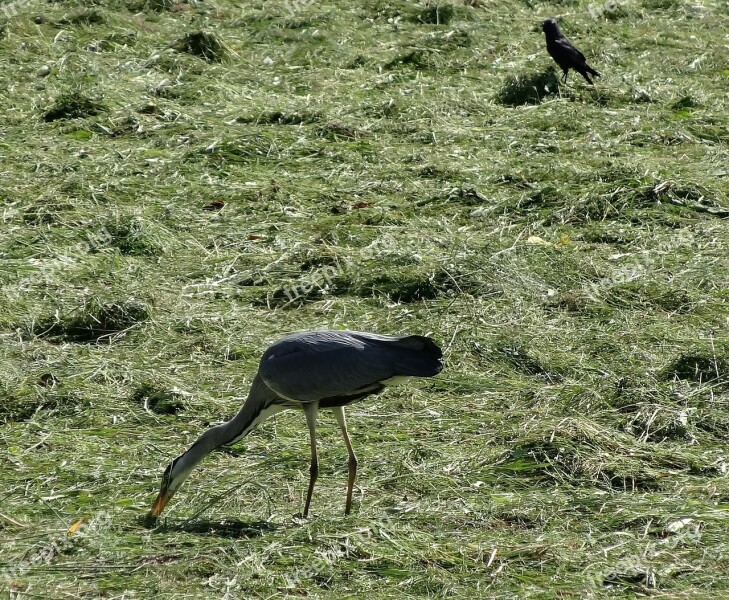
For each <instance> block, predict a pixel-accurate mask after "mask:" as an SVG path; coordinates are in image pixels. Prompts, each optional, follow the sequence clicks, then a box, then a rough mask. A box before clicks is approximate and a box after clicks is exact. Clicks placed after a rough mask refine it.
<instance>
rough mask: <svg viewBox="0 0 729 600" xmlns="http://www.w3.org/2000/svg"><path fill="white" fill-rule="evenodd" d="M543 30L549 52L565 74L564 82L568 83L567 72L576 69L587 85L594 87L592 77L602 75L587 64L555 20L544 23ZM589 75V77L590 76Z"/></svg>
mask: <svg viewBox="0 0 729 600" xmlns="http://www.w3.org/2000/svg"><path fill="white" fill-rule="evenodd" d="M542 30H543V31H544V35H545V36H546V38H547V52H549V55H550V56H551V57H552V58H553V59H554V61H555V62H556V63H557V64H558V65H559V66H560V68H561V69H562V71H563V72H564V77H562V81H564V82H565V83H567V72H568V71H569V70H570V69H574V70H575V71H577V72H578V73H579V74H580V75H582V76H583V77H584V78H585V79H586V80H587V83H589V84H590V85H593V83H592V79H590V75H594V76H596V77H600V73H598V72H597V71H595V69H593V68H592V67H590V66H589V65H588V64H587V60H586V59H585V55H584V54H582V52H580V51H579V50H578V49H577V48H575V47H574V46H573V45H572V44H571V43H570V41H569V40H568V39H567V38H566V37H564V36H563V35H562V32H561V31H560V30H559V26H558V25H557V23H556V22H555V21H554V19H547V20H546V21H544V22H543V23H542ZM588 73H589V75H588Z"/></svg>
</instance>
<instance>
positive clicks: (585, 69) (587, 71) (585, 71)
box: [578, 63, 600, 85]
mask: <svg viewBox="0 0 729 600" xmlns="http://www.w3.org/2000/svg"><path fill="white" fill-rule="evenodd" d="M578 72H579V74H580V75H582V76H583V77H584V78H585V80H586V81H587V83H589V84H590V85H594V84H593V83H592V79H590V75H593V76H594V77H600V73H598V72H597V71H595V69H593V68H592V67H591V66H590V65H588V64H587V63H585V64H584V65H582V68H581V69H578Z"/></svg>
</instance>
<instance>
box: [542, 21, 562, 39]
mask: <svg viewBox="0 0 729 600" xmlns="http://www.w3.org/2000/svg"><path fill="white" fill-rule="evenodd" d="M542 31H544V33H545V34H547V37H549V38H558V37H559V36H560V33H559V25H557V22H556V21H555V20H554V19H547V20H546V21H543V22H542Z"/></svg>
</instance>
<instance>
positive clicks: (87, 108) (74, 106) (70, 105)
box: [43, 90, 107, 122]
mask: <svg viewBox="0 0 729 600" xmlns="http://www.w3.org/2000/svg"><path fill="white" fill-rule="evenodd" d="M105 110H107V108H106V106H105V105H104V104H103V103H102V102H99V101H98V100H95V99H92V98H90V97H88V96H87V95H86V94H84V93H83V92H81V91H80V90H70V91H67V92H64V93H62V94H61V95H60V96H58V97H57V98H56V99H55V100H54V101H53V104H52V105H51V107H50V108H48V109H47V110H46V112H45V113H43V120H44V121H46V122H51V121H57V120H59V119H83V118H85V117H93V116H95V115H98V114H99V113H101V112H103V111H105Z"/></svg>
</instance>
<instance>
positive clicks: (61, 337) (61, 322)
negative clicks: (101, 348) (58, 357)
mask: <svg viewBox="0 0 729 600" xmlns="http://www.w3.org/2000/svg"><path fill="white" fill-rule="evenodd" d="M147 319H149V307H148V306H147V305H146V304H145V303H143V302H140V301H138V300H132V299H130V300H123V301H115V302H104V301H101V300H100V299H98V298H96V297H94V298H91V299H90V300H87V301H86V302H85V303H84V305H83V306H81V307H80V308H78V309H76V310H75V311H69V312H67V313H64V314H56V315H54V316H52V317H47V318H45V319H41V320H39V321H37V322H36V323H34V326H33V333H34V334H35V335H38V336H40V337H44V338H48V339H49V340H51V341H53V342H57V343H62V342H73V343H88V342H99V341H102V340H104V339H108V338H109V337H110V336H113V335H117V334H119V333H122V332H124V331H126V330H127V329H129V328H131V327H133V326H135V325H138V324H140V323H143V322H144V321H146V320H147Z"/></svg>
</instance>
